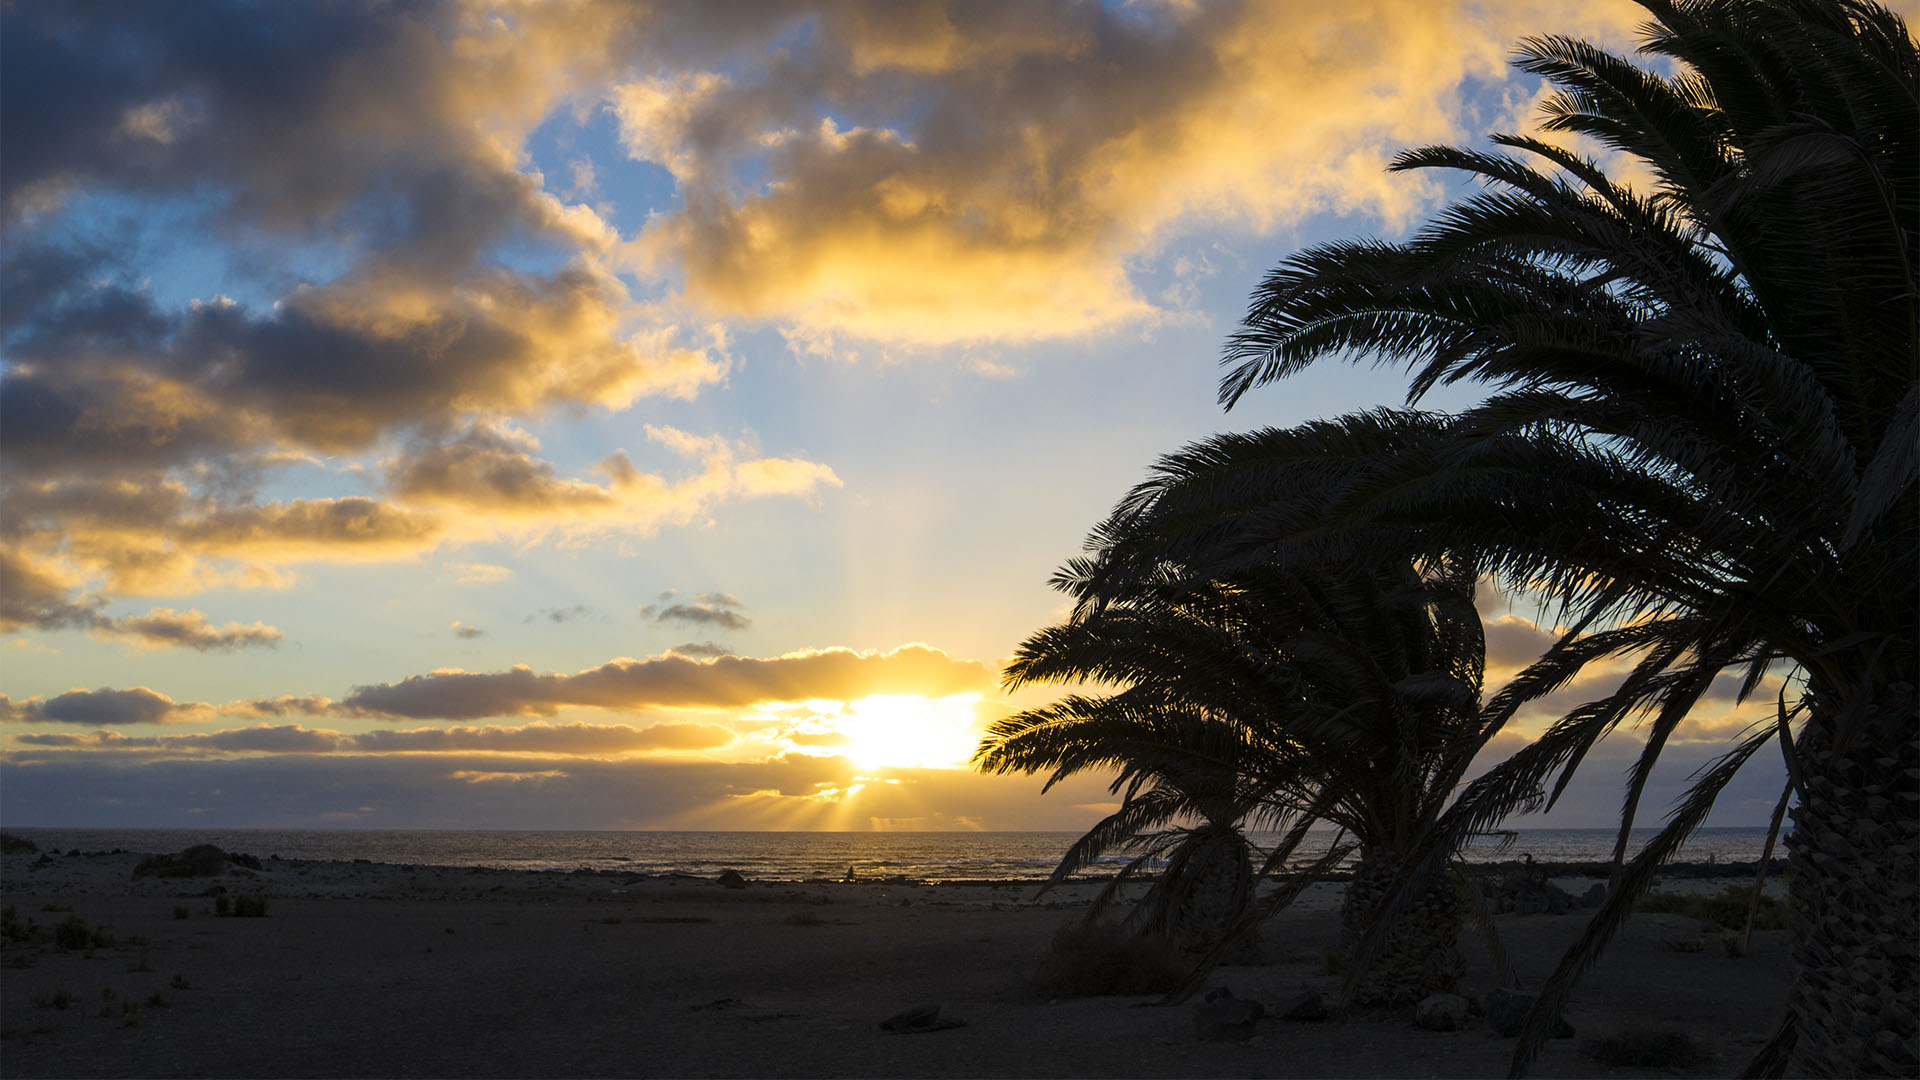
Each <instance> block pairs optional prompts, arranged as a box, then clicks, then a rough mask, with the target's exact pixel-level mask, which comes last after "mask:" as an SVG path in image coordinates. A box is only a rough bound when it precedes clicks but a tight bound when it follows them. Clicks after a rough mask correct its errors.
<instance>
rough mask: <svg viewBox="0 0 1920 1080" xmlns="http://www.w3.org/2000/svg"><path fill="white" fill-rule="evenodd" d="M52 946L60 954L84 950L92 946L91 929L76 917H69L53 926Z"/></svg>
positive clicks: (81, 919)
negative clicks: (57, 949)
mask: <svg viewBox="0 0 1920 1080" xmlns="http://www.w3.org/2000/svg"><path fill="white" fill-rule="evenodd" d="M53 944H54V945H55V946H56V947H57V948H59V950H60V951H61V952H72V951H74V950H76V949H86V948H90V947H92V944H93V928H92V927H90V926H88V925H87V920H85V919H83V918H81V917H80V916H78V915H69V916H67V917H66V918H64V919H62V920H60V921H59V922H58V923H55V924H54V927H53Z"/></svg>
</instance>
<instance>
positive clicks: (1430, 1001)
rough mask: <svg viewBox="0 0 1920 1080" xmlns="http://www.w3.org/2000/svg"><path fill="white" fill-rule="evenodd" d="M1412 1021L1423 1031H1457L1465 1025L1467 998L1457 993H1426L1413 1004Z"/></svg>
mask: <svg viewBox="0 0 1920 1080" xmlns="http://www.w3.org/2000/svg"><path fill="white" fill-rule="evenodd" d="M1413 1022H1414V1024H1415V1025H1416V1026H1417V1027H1419V1028H1421V1029H1422V1030H1425V1031H1459V1030H1460V1029H1461V1028H1464V1027H1466V1026H1467V999H1466V998H1463V997H1461V996H1460V995H1459V994H1428V995H1427V996H1426V997H1424V998H1421V999H1420V1004H1418V1005H1416V1006H1414V1008H1413Z"/></svg>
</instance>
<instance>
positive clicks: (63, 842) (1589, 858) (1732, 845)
mask: <svg viewBox="0 0 1920 1080" xmlns="http://www.w3.org/2000/svg"><path fill="white" fill-rule="evenodd" d="M7 831H8V832H10V833H12V834H13V835H15V836H20V837H24V838H26V839H28V840H32V841H33V842H34V843H36V844H38V845H39V846H40V848H41V850H43V851H46V850H58V851H70V850H80V851H112V850H114V849H116V848H117V849H123V850H126V851H138V852H169V851H180V850H182V849H184V848H187V847H191V846H192V845H194V844H217V845H219V846H220V847H222V848H225V849H226V850H228V851H236V852H245V853H247V854H250V855H255V856H258V857H260V858H268V857H270V856H273V855H278V856H281V857H282V858H288V859H333V860H339V861H350V860H354V859H365V860H367V861H369V862H377V863H400V864H412V865H421V866H488V867H499V868H502V869H511V870H545V871H561V872H564V871H571V870H580V869H588V870H624V871H630V872H632V873H636V874H649V875H663V874H689V875H695V876H699V877H710V876H712V875H714V874H717V873H719V872H720V871H721V870H726V869H733V870H738V871H740V872H741V873H742V874H745V875H747V876H748V877H750V878H754V879H757V880H763V881H805V880H808V879H818V878H829V879H834V880H838V879H840V878H842V877H844V876H845V875H846V873H847V871H848V869H849V868H850V867H851V868H852V870H853V872H854V873H855V874H856V875H857V876H860V877H901V878H906V879H909V880H915V881H936V882H937V881H969V880H971V881H982V880H985V881H1032V880H1037V879H1041V878H1045V877H1046V876H1047V875H1048V874H1050V873H1052V872H1053V868H1054V866H1055V865H1057V864H1058V863H1059V861H1060V856H1061V855H1062V854H1063V853H1064V852H1065V851H1066V849H1067V847H1068V845H1070V844H1072V843H1073V842H1074V841H1075V840H1076V839H1078V838H1079V834H1077V833H1069V832H477V831H476V832H464V831H457V830H424V829H423V830H388V829H8V830H7ZM1655 832H1656V830H1653V829H1636V830H1635V831H1634V837H1633V843H1634V844H1635V846H1636V847H1637V846H1638V845H1639V844H1641V843H1644V842H1645V841H1647V840H1649V839H1651V838H1652V837H1653V836H1654V834H1655ZM1766 834H1767V831H1766V830H1765V829H1760V828H1721V829H1702V830H1700V831H1699V832H1698V833H1697V834H1695V836H1694V838H1693V840H1692V841H1691V842H1690V843H1689V844H1688V845H1687V846H1686V847H1685V848H1683V849H1681V851H1680V854H1679V859H1681V860H1684V861H1688V862H1708V861H1714V862H1746V861H1752V860H1754V859H1758V858H1759V857H1760V852H1761V850H1762V848H1763V847H1764V845H1765V843H1766ZM1615 835H1616V833H1615V830H1612V829H1527V830H1519V831H1517V832H1515V833H1514V834H1513V835H1512V837H1511V838H1510V842H1508V843H1506V844H1505V845H1504V846H1503V844H1502V842H1501V841H1500V840H1498V839H1495V838H1491V837H1489V838H1484V839H1482V840H1480V841H1477V842H1476V843H1475V844H1474V845H1472V846H1471V847H1470V848H1469V849H1468V850H1467V852H1466V859H1467V861H1469V862H1497V861H1501V860H1505V859H1518V858H1521V857H1522V856H1524V855H1532V856H1533V857H1534V858H1535V859H1537V860H1539V861H1541V862H1599V861H1602V860H1605V859H1607V858H1609V857H1611V855H1612V853H1613V842H1614V837H1615ZM1252 839H1253V841H1254V842H1255V843H1256V844H1266V843H1271V842H1272V841H1273V840H1274V838H1273V837H1271V836H1262V835H1259V834H1256V835H1254V836H1253V837H1252ZM1331 839H1332V834H1331V833H1328V834H1326V835H1325V836H1322V837H1320V838H1319V843H1318V844H1317V845H1315V844H1314V843H1313V841H1311V840H1310V841H1309V843H1308V845H1307V847H1308V848H1309V850H1305V851H1303V852H1301V853H1300V855H1301V861H1307V860H1310V859H1311V858H1312V857H1313V856H1314V855H1316V854H1318V853H1319V852H1321V851H1324V850H1325V845H1326V843H1327V842H1328V841H1330V840H1331ZM1775 854H1776V855H1779V854H1780V852H1779V851H1778V850H1776V852H1775ZM1127 858H1128V856H1125V855H1115V856H1111V857H1109V858H1107V859H1106V860H1104V863H1103V865H1102V866H1100V867H1097V868H1095V869H1093V870H1091V871H1089V872H1088V873H1087V875H1086V876H1089V877H1099V876H1105V875H1108V874H1111V873H1113V872H1114V871H1116V870H1117V869H1118V868H1119V867H1120V866H1121V865H1123V864H1124V863H1125V862H1126V861H1127Z"/></svg>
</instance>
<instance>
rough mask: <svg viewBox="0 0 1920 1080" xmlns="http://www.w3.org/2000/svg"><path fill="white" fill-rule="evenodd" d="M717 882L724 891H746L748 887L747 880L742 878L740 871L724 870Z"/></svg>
mask: <svg viewBox="0 0 1920 1080" xmlns="http://www.w3.org/2000/svg"><path fill="white" fill-rule="evenodd" d="M715 880H716V881H718V882H719V883H720V887H721V888H723V889H744V888H746V887H747V879H746V878H744V877H742V876H740V871H738V870H722V871H720V876H719V877H718V878H716V879H715Z"/></svg>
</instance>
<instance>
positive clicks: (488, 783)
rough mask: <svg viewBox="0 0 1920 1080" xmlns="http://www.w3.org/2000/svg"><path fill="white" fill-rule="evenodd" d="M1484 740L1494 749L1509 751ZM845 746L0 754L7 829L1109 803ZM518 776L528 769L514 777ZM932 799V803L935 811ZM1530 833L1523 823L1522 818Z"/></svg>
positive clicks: (970, 822)
mask: <svg viewBox="0 0 1920 1080" xmlns="http://www.w3.org/2000/svg"><path fill="white" fill-rule="evenodd" d="M292 737H294V738H298V737H299V736H297V735H296V736H292ZM1511 743H1512V740H1505V741H1503V742H1502V743H1501V744H1500V745H1498V746H1496V747H1494V748H1493V750H1492V751H1490V754H1489V761H1490V760H1492V759H1493V757H1494V756H1497V755H1498V754H1501V753H1505V752H1510V751H1511V750H1512V749H1513V748H1514V746H1513V745H1510V744H1511ZM1638 749H1639V748H1638V744H1637V743H1635V742H1633V740H1631V739H1611V740H1608V741H1607V742H1605V743H1603V744H1602V745H1601V746H1600V747H1598V748H1596V750H1595V751H1594V753H1593V754H1592V755H1591V757H1590V760H1589V762H1588V763H1587V765H1586V766H1585V767H1584V768H1583V769H1582V770H1581V774H1580V777H1579V778H1578V779H1577V780H1576V781H1575V783H1574V784H1573V785H1572V787H1571V788H1570V789H1569V790H1568V793H1567V795H1566V796H1565V797H1564V798H1563V800H1562V803H1561V807H1560V809H1559V810H1558V811H1556V812H1555V813H1554V814H1553V815H1551V816H1548V817H1544V818H1531V817H1529V818H1515V819H1511V820H1510V821H1509V825H1513V826H1517V827H1520V828H1528V827H1537V826H1558V827H1563V828H1595V827H1605V826H1608V825H1611V824H1615V823H1617V822H1618V820H1619V806H1620V793H1621V782H1622V777H1623V775H1624V771H1625V769H1626V767H1627V766H1628V764H1629V763H1630V762H1631V760H1632V759H1633V757H1634V756H1635V755H1636V754H1637V753H1638ZM1717 749H1718V748H1705V747H1699V746H1679V747H1675V748H1673V749H1672V750H1670V751H1669V752H1668V754H1667V755H1665V759H1666V760H1665V762H1664V764H1663V765H1662V766H1661V768H1660V769H1659V770H1657V771H1656V773H1655V775H1654V780H1653V783H1652V786H1651V787H1650V789H1649V790H1648V792H1647V795H1646V798H1645V801H1644V803H1643V805H1644V806H1645V808H1646V809H1645V811H1644V813H1643V824H1648V825H1653V824H1658V823H1659V819H1660V818H1661V816H1662V814H1663V813H1664V812H1665V811H1666V809H1667V807H1668V806H1670V805H1671V803H1672V800H1673V799H1674V798H1675V797H1676V796H1677V795H1678V794H1679V792H1680V791H1681V790H1682V789H1683V788H1684V786H1685V783H1686V780H1687V776H1688V774H1689V773H1691V772H1692V770H1693V769H1695V768H1697V767H1699V766H1700V765H1701V764H1704V763H1705V762H1706V761H1708V760H1710V759H1711V757H1712V756H1713V753H1714V751H1715V750H1717ZM857 775H859V772H858V770H857V769H855V768H854V767H853V766H852V765H851V764H850V763H849V762H848V761H847V760H846V759H844V758H839V757H832V756H827V757H813V756H808V755H805V754H788V755H785V756H782V757H780V758H776V759H772V760H768V761H758V762H741V763H733V764H729V763H723V762H714V761H708V760H703V759H700V758H697V757H696V758H691V759H688V758H681V759H663V758H645V757H641V758H633V759H627V760H611V761H609V760H598V759H592V758H581V759H556V758H554V757H551V756H538V755H525V756H514V755H512V754H504V753H460V752H455V753H445V754H415V753H397V754H364V753H353V752H343V751H334V752H329V753H284V754H267V755H264V756H231V757H191V758H189V757H173V758H167V757H154V756H151V755H140V754H105V753H101V752H99V751H97V750H86V749H68V748H62V747H57V746H42V747H33V748H31V749H27V750H16V751H14V752H11V753H9V754H7V755H5V756H4V757H0V819H4V820H5V821H6V822H7V823H8V824H9V825H12V826H16V827H33V826H61V825H69V826H70V825H87V826H101V827H133V826H146V827H201V828H212V827H221V828H228V827H254V828H340V827H343V826H357V827H365V828H425V829H432V828H463V829H529V828H532V829H610V828H611V829H621V828H627V829H644V828H719V829H725V828H769V827H774V828H863V827H867V826H868V825H869V824H870V823H871V824H874V825H881V824H886V825H893V826H896V827H898V826H901V825H903V824H904V825H905V826H906V827H922V828H941V827H954V826H971V827H975V828H986V829H1058V830H1076V831H1077V830H1083V829H1085V828H1086V827H1087V826H1089V825H1091V824H1092V823H1093V822H1094V821H1096V820H1098V819H1099V818H1100V817H1101V816H1103V815H1104V813H1105V812H1107V810H1108V809H1110V803H1111V799H1112V796H1111V795H1109V794H1108V793H1107V791H1106V778H1105V777H1100V776H1078V777H1074V778H1072V779H1070V780H1068V781H1066V782H1065V783H1063V784H1061V785H1059V786H1058V787H1056V788H1054V789H1053V790H1052V791H1051V792H1048V793H1046V794H1042V793H1041V790H1040V788H1041V783H1040V781H1039V779H1038V778H1035V777H1030V776H982V775H979V774H977V773H973V772H971V771H969V770H964V769H948V770H941V769H901V770H888V772H887V774H886V775H887V776H888V777H889V778H892V779H896V780H898V781H899V783H897V784H891V783H866V784H865V786H864V787H862V788H861V790H859V791H858V792H856V793H852V794H847V791H848V789H849V788H851V787H853V786H854V785H856V784H859V783H860V781H858V780H856V779H855V777H856V776H857ZM516 778H523V779H524V780H525V781H528V782H515V781H516ZM1783 783H1784V772H1783V771H1782V768H1781V766H1780V763H1779V759H1778V756H1777V755H1773V756H1763V758H1761V759H1758V760H1755V761H1754V762H1753V763H1751V764H1750V765H1749V767H1748V768H1747V769H1746V770H1745V771H1743V773H1742V774H1741V775H1740V776H1739V777H1738V778H1737V779H1736V780H1735V782H1734V784H1733V785H1732V786H1731V787H1730V788H1729V789H1728V791H1727V792H1726V793H1725V794H1723V795H1722V796H1721V798H1720V800H1719V803H1718V809H1717V811H1716V812H1715V814H1714V816H1713V818H1712V820H1711V821H1710V824H1713V825H1733V826H1753V825H1758V824H1762V823H1764V821H1765V820H1766V815H1767V813H1768V812H1769V811H1770V810H1771V809H1772V806H1773V802H1774V800H1775V799H1777V798H1779V795H1780V789H1781V785H1782V784H1783ZM929 807H938V808H939V809H940V814H939V815H937V816H928V815H929V810H928V808H929ZM1522 838H1523V841H1524V834H1523V837H1522Z"/></svg>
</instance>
